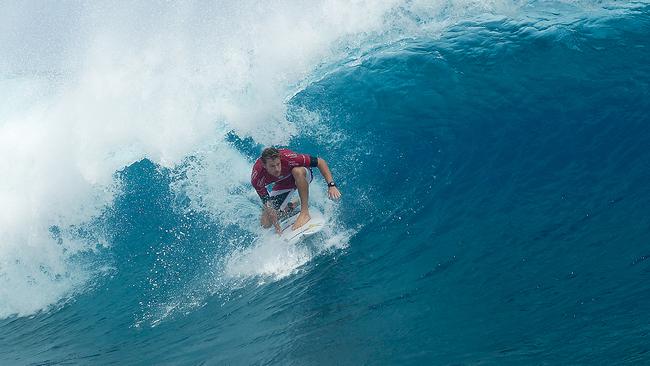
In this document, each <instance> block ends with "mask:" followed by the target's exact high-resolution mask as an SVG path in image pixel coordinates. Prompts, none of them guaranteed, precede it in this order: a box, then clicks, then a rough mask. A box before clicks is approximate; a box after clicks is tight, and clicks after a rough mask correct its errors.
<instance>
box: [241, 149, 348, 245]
mask: <svg viewBox="0 0 650 366" xmlns="http://www.w3.org/2000/svg"><path fill="white" fill-rule="evenodd" d="M313 167H317V168H318V170H320V172H321V174H322V175H323V177H324V178H325V182H327V194H328V196H329V198H330V199H333V200H338V199H339V198H341V192H339V190H338V188H337V186H336V183H335V182H334V179H333V178H332V173H331V172H330V169H329V167H328V166H327V162H326V161H325V159H323V158H319V157H316V156H313V155H306V154H298V153H295V152H293V151H291V150H289V149H276V148H274V147H268V148H266V149H264V151H262V156H260V157H259V158H258V159H257V160H256V161H255V164H254V165H253V172H252V173H251V184H252V185H253V187H255V190H256V191H257V194H258V195H259V196H260V198H261V199H262V204H263V206H264V207H263V210H262V217H261V219H260V222H261V224H262V226H263V227H265V228H269V227H271V226H274V227H275V231H276V232H277V233H278V234H280V233H281V228H280V224H279V223H278V219H279V218H281V217H282V216H283V215H287V214H288V213H289V212H291V211H292V210H293V209H294V207H293V206H294V205H293V203H292V202H290V199H291V194H292V193H293V192H294V191H295V190H296V189H297V190H298V196H299V197H300V214H299V215H298V217H297V218H296V222H295V223H294V224H293V226H292V227H291V228H292V229H293V230H295V229H297V228H299V227H301V226H303V225H304V224H305V223H307V222H308V221H309V219H310V218H311V217H310V216H309V183H311V181H312V180H313V176H312V171H311V168H313ZM271 183H275V184H274V185H273V189H272V190H271V192H270V193H269V191H268V190H267V189H266V186H267V185H269V184H271Z"/></svg>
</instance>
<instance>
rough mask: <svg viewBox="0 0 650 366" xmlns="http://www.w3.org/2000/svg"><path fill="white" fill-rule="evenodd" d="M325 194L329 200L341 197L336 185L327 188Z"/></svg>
mask: <svg viewBox="0 0 650 366" xmlns="http://www.w3.org/2000/svg"><path fill="white" fill-rule="evenodd" d="M327 195H328V196H329V197H330V199H331V200H335V201H336V200H338V199H339V198H341V192H339V189H338V188H336V187H329V188H328V189H327Z"/></svg>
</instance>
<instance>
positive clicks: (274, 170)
mask: <svg viewBox="0 0 650 366" xmlns="http://www.w3.org/2000/svg"><path fill="white" fill-rule="evenodd" d="M264 169H266V171H267V172H269V174H271V175H272V176H274V177H279V176H280V171H281V169H282V165H281V164H280V158H275V159H268V160H266V162H265V163H264Z"/></svg>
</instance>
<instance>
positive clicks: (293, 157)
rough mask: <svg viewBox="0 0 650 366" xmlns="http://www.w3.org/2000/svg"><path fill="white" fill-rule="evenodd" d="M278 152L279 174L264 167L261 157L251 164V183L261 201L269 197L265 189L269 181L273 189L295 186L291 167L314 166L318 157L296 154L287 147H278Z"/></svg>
mask: <svg viewBox="0 0 650 366" xmlns="http://www.w3.org/2000/svg"><path fill="white" fill-rule="evenodd" d="M278 152H279V153H280V176H279V177H274V176H272V175H271V174H269V173H268V172H267V171H266V169H264V164H262V158H258V159H257V160H256V161H255V164H253V172H252V173H251V184H252V185H253V187H255V190H256V191H257V194H258V195H259V196H260V198H261V199H262V201H264V202H265V201H266V200H267V199H268V197H269V191H268V190H267V189H266V186H268V185H269V184H271V183H275V185H274V186H273V190H274V191H277V190H281V189H288V188H296V182H295V180H294V179H293V175H292V174H291V169H293V168H295V167H299V166H304V167H307V168H309V167H314V166H317V165H318V158H317V157H315V156H310V155H306V154H298V153H296V152H293V151H291V150H289V149H278Z"/></svg>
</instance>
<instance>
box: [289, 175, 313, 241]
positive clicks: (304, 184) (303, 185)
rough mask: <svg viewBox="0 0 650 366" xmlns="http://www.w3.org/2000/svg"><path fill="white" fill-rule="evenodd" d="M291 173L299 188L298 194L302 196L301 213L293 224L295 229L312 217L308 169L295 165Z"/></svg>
mask: <svg viewBox="0 0 650 366" xmlns="http://www.w3.org/2000/svg"><path fill="white" fill-rule="evenodd" d="M291 174H292V175H293V179H294V181H295V182H296V188H298V196H299V197H300V214H299V215H298V218H297V219H296V222H295V223H294V224H293V229H294V230H295V229H297V228H299V227H301V226H302V225H304V224H305V223H307V221H309V219H310V218H311V217H310V216H309V181H310V180H311V179H309V178H311V177H308V176H307V174H308V170H307V168H305V167H295V168H293V169H291Z"/></svg>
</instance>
